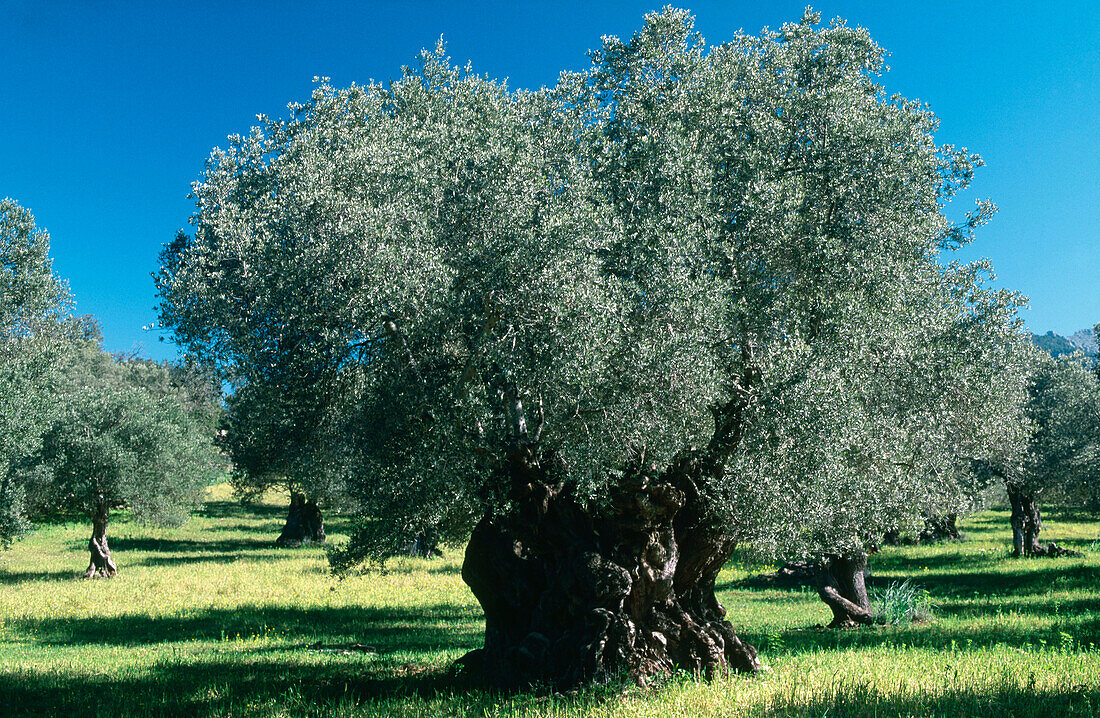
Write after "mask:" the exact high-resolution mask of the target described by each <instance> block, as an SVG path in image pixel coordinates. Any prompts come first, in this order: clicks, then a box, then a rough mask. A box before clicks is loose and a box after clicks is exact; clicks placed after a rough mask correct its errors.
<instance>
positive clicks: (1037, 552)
mask: <svg viewBox="0 0 1100 718" xmlns="http://www.w3.org/2000/svg"><path fill="white" fill-rule="evenodd" d="M1013 555H1014V556H1016V557H1017V558H1020V556H1019V555H1017V554H1013ZM1082 555H1084V554H1082V553H1081V552H1080V551H1075V550H1073V549H1071V548H1066V547H1065V546H1060V545H1058V544H1057V543H1055V542H1054V541H1051V542H1049V543H1039V542H1035V544H1034V545H1032V546H1031V547H1030V548H1029V549H1028V550H1027V552H1025V553H1024V554H1023V558H1061V557H1062V556H1082Z"/></svg>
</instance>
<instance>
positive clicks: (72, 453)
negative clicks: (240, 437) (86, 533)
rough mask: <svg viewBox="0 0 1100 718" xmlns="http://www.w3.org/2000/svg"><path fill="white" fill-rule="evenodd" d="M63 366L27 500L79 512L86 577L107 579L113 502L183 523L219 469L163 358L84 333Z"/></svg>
mask: <svg viewBox="0 0 1100 718" xmlns="http://www.w3.org/2000/svg"><path fill="white" fill-rule="evenodd" d="M65 369H66V371H65V379H66V382H67V386H66V387H65V390H64V391H63V392H60V395H59V399H58V403H59V406H58V410H57V412H56V415H55V417H54V418H53V420H52V422H51V423H50V425H49V426H48V427H47V428H46V430H45V432H44V433H43V435H42V440H41V446H40V447H39V449H38V451H37V452H36V454H35V456H34V457H32V464H31V465H32V467H33V471H34V473H33V474H32V475H33V478H34V480H33V481H32V482H30V484H31V485H30V486H29V487H28V493H29V503H30V504H31V507H32V509H33V511H35V512H36V513H39V514H46V513H64V514H70V513H76V514H80V515H83V516H86V517H87V518H88V519H89V520H90V521H91V523H92V536H91V538H90V540H89V542H88V550H89V552H90V555H91V558H90V561H89V564H88V568H87V571H86V572H85V577H87V578H92V577H105V578H109V577H111V576H114V575H115V574H116V573H117V571H118V567H117V566H116V564H115V562H114V560H113V558H112V557H111V550H110V547H109V545H108V542H107V527H108V523H109V520H110V512H111V510H113V509H117V508H121V507H128V508H130V509H131V510H132V513H133V515H134V517H135V518H136V519H138V520H139V521H142V522H146V523H155V524H167V525H175V524H180V523H183V522H184V521H185V520H186V519H187V518H188V516H189V513H190V509H191V508H192V507H193V506H194V505H196V504H197V503H198V501H199V500H200V499H201V496H202V491H203V490H204V489H205V488H206V486H208V485H209V484H210V483H212V481H213V480H214V478H215V476H216V472H217V467H218V460H217V456H216V454H215V452H214V448H213V436H212V433H211V432H210V431H209V430H206V431H204V430H203V428H202V424H201V422H200V421H199V420H198V415H197V413H196V412H195V411H194V410H192V411H189V410H188V409H189V407H188V405H187V404H186V403H185V402H183V401H181V399H180V395H179V387H178V385H175V384H173V382H172V381H171V377H170V374H169V371H168V369H167V367H165V366H163V365H159V364H156V363H154V362H147V361H140V360H137V361H134V360H131V361H119V360H117V359H116V358H113V357H111V356H109V355H107V354H106V353H105V352H103V350H102V349H101V348H100V347H99V344H98V342H97V341H87V342H84V343H82V344H81V345H80V346H79V347H77V348H76V349H75V350H74V352H73V355H72V359H71V361H70V362H69V363H68V365H67V366H66V367H65ZM190 408H192V409H193V407H190Z"/></svg>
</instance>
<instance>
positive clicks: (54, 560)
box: [0, 487, 1100, 716]
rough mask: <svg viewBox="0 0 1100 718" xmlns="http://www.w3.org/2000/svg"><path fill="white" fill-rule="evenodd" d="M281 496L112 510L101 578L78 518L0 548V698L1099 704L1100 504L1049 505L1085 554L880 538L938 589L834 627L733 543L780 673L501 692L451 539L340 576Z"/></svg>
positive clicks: (645, 707) (724, 587)
mask: <svg viewBox="0 0 1100 718" xmlns="http://www.w3.org/2000/svg"><path fill="white" fill-rule="evenodd" d="M282 501H283V499H282V498H281V497H277V496H270V497H267V498H266V499H265V500H264V501H262V502H260V503H258V504H255V505H253V506H248V507H242V506H239V505H238V504H236V503H235V502H233V501H232V499H231V497H230V496H229V494H228V492H227V490H226V489H225V488H224V487H218V488H217V490H216V491H215V492H214V493H213V494H212V495H211V496H210V500H209V502H208V503H207V504H206V507H205V509H204V510H203V511H202V512H201V513H200V514H198V515H197V516H196V517H195V518H194V519H193V520H192V521H191V522H190V523H189V524H187V525H186V526H184V527H182V528H179V529H170V530H163V529H152V528H145V527H141V526H137V525H135V524H132V523H129V522H128V521H127V520H126V517H125V516H119V517H118V518H116V519H115V520H114V521H113V523H112V526H111V534H110V536H111V545H112V549H113V551H114V553H115V561H116V562H117V563H118V565H119V569H120V574H119V576H118V577H117V578H115V579H112V580H109V581H107V580H93V581H81V580H76V576H77V575H79V573H80V572H81V571H82V569H83V568H84V567H85V565H86V561H87V558H86V551H85V544H86V543H87V538H88V534H89V527H86V526H83V525H78V524H57V525H51V526H46V527H43V528H41V529H40V530H39V531H37V532H36V533H35V534H34V535H32V536H30V537H29V538H27V539H26V540H24V541H22V542H20V543H18V544H16V545H15V546H14V547H13V549H12V550H10V551H8V552H6V553H5V554H3V555H2V556H0V715H3V716H7V715H22V714H47V715H92V714H103V715H115V714H119V715H151V714H168V715H199V716H214V715H234V716H236V715H246V716H281V715H353V714H354V715H409V716H413V715H439V716H444V715H469V716H493V715H532V716H582V715H583V716H667V715H730V716H733V715H806V716H811V715H812V716H822V715H829V716H839V715H844V716H862V715H867V716H872V715H879V716H882V715H914V716H918V715H919V716H923V715H968V716H970V715H972V716H985V715H996V716H1008V715H1019V716H1031V715H1050V716H1055V715H1057V716H1061V715H1100V552H1097V551H1095V550H1089V549H1090V547H1091V545H1092V542H1093V541H1094V540H1095V539H1096V537H1097V535H1098V533H1100V531H1098V530H1100V522H1097V521H1095V520H1081V519H1071V518H1069V517H1061V516H1057V515H1052V516H1050V517H1049V518H1048V520H1047V521H1046V525H1045V531H1044V538H1052V539H1055V540H1057V541H1058V542H1059V543H1064V544H1067V545H1069V546H1071V547H1074V548H1078V549H1081V550H1084V551H1085V555H1084V556H1083V557H1082V558H1063V559H1055V560H1050V559H1035V560H1026V561H1020V560H1011V559H1009V558H1008V555H1007V554H1008V541H1009V534H1008V530H1007V525H1008V521H1007V516H1006V515H1005V514H1004V513H998V512H990V513H986V514H982V515H980V516H978V517H976V518H974V519H972V520H971V521H969V522H967V523H965V524H964V526H963V530H964V532H966V533H967V535H968V538H969V540H968V541H965V542H962V543H948V544H941V545H938V546H931V547H926V546H910V547H899V548H889V549H886V550H885V551H884V552H883V553H882V554H879V555H876V556H873V557H872V558H871V567H872V571H873V574H874V576H873V580H872V583H873V585H880V586H881V585H885V584H887V583H890V582H893V581H898V580H903V579H909V580H910V581H911V582H912V583H914V584H916V585H917V586H919V587H921V588H923V589H927V590H928V592H929V594H930V596H931V599H932V601H933V603H934V604H935V606H936V608H935V614H934V620H933V621H930V622H924V623H915V624H906V625H900V626H880V627H875V628H873V629H863V630H857V631H831V630H825V629H823V628H821V625H822V624H824V623H826V622H827V621H828V619H829V612H828V609H826V608H825V606H824V604H822V603H821V602H820V601H819V600H818V599H817V596H816V594H815V593H814V592H813V591H812V590H808V589H793V590H778V589H767V590H759V589H748V588H744V587H743V584H742V583H741V582H742V580H743V579H744V578H746V577H748V576H750V575H751V574H752V573H754V572H757V571H762V570H765V569H774V567H766V566H758V565H739V564H734V565H731V566H729V567H727V569H726V570H725V571H723V574H722V576H721V577H720V578H719V586H720V589H721V593H722V599H723V602H724V603H725V605H726V606H727V608H728V609H729V618H730V620H731V621H733V622H734V624H735V625H736V626H738V628H739V630H740V631H741V632H742V634H743V635H744V636H745V637H746V638H747V639H748V640H750V641H751V642H753V643H754V644H756V645H757V646H759V647H760V650H761V655H762V657H763V659H764V662H765V663H767V664H768V665H769V666H770V667H771V668H772V670H771V671H770V672H768V673H764V674H762V675H760V676H755V677H733V678H730V679H725V680H718V681H715V682H712V683H705V682H697V681H696V680H694V679H693V678H692V677H691V676H687V675H684V676H679V677H676V678H674V679H673V680H671V681H669V682H668V683H667V684H666V685H664V686H662V687H661V688H660V689H659V690H657V691H640V690H637V689H621V688H618V689H614V690H611V689H605V690H600V691H592V692H588V693H584V694H581V695H577V696H555V695H541V694H519V695H507V696H505V695H494V694H488V693H484V692H480V691H471V690H468V689H465V688H463V687H462V686H460V685H459V684H457V683H455V682H454V681H452V680H451V679H449V678H448V675H447V668H448V666H449V664H450V663H451V662H452V661H453V660H454V659H456V658H458V657H459V656H461V655H462V654H463V653H465V652H466V651H468V650H470V649H472V648H475V647H477V646H479V645H480V643H481V630H482V619H481V611H480V609H479V607H478V605H477V603H476V601H475V600H474V599H473V596H472V595H471V594H470V593H469V591H468V589H467V588H466V587H465V585H464V584H463V583H462V580H461V577H460V576H459V570H460V564H461V553H460V552H458V551H451V552H448V553H447V555H446V556H445V557H444V558H443V559H437V560H433V561H425V560H420V559H404V558H403V559H397V560H394V561H392V562H391V563H390V565H389V571H388V573H386V574H385V575H381V576H380V575H376V574H375V575H361V576H352V577H349V578H347V579H344V580H337V579H335V578H333V577H331V576H330V575H329V574H328V572H327V565H326V562H325V558H324V554H323V552H322V551H320V550H319V549H316V548H307V549H290V550H288V549H277V548H275V547H274V546H273V541H274V538H275V537H276V536H277V535H278V533H279V528H280V526H281V523H282V519H283V512H284V507H283V504H282V503H281V502H282ZM328 529H329V533H330V536H336V537H338V536H339V535H340V534H341V532H342V530H344V526H343V524H342V522H341V521H340V520H339V519H338V518H337V519H333V518H331V517H330V519H329V521H328ZM353 644H360V646H369V648H370V650H349V647H350V646H352V645H353Z"/></svg>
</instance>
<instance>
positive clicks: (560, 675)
mask: <svg viewBox="0 0 1100 718" xmlns="http://www.w3.org/2000/svg"><path fill="white" fill-rule="evenodd" d="M700 467H701V464H700V463H699V462H698V461H697V460H696V459H695V457H694V455H693V454H687V455H685V456H684V457H682V458H681V459H678V460H677V461H676V462H674V464H673V466H672V467H670V468H669V469H668V470H667V471H665V472H664V473H663V474H661V475H659V476H658V475H656V471H655V470H654V469H653V468H652V467H651V468H650V470H648V471H646V470H644V469H643V467H642V461H641V460H639V461H638V462H637V465H636V466H634V467H633V468H631V469H629V470H628V471H627V472H626V473H625V476H624V478H623V479H622V480H621V481H620V483H619V484H618V486H617V487H616V488H615V489H614V490H613V491H612V494H611V496H610V501H609V503H608V504H607V505H606V507H605V508H603V509H589V508H586V507H585V506H582V504H581V503H580V502H579V501H577V500H576V498H575V497H574V496H572V495H571V494H570V492H569V490H568V489H566V488H563V486H562V484H561V483H560V482H558V481H556V480H555V476H556V475H557V473H558V472H557V468H556V464H555V462H554V460H553V458H552V457H550V456H543V457H541V459H539V458H536V456H535V454H534V452H533V451H532V450H531V449H530V448H528V447H523V448H520V449H518V450H516V451H514V452H513V453H512V455H511V456H510V457H509V459H508V461H507V462H506V466H505V468H504V469H503V472H504V473H505V474H506V479H507V480H508V481H509V482H510V483H511V486H512V507H511V509H510V510H508V511H506V512H505V513H503V514H498V515H487V516H486V517H485V518H483V519H482V520H481V522H480V523H478V525H477V526H476V528H475V529H474V532H473V535H472V536H471V538H470V543H469V545H468V546H467V548H466V556H465V560H464V562H463V565H462V578H463V580H465V581H466V583H467V584H468V585H469V586H470V588H471V589H472V590H473V593H474V595H475V596H476V597H477V599H478V601H479V602H480V603H481V606H482V608H483V609H484V611H485V646H484V648H481V649H478V650H476V651H472V652H471V653H469V654H467V655H466V656H465V657H463V658H462V659H461V661H460V663H461V664H463V665H465V666H466V667H467V668H468V669H471V670H473V671H475V672H476V673H477V674H478V675H479V676H480V677H481V678H483V679H484V680H485V681H486V682H489V683H491V684H494V685H497V686H501V687H533V686H540V685H541V686H549V687H553V688H555V689H557V690H568V689H572V688H575V687H579V686H582V685H590V684H606V683H608V682H610V681H613V680H616V679H625V680H630V681H634V682H636V683H639V684H643V685H644V684H646V683H647V682H648V680H650V679H651V678H654V677H657V676H661V675H669V674H671V673H673V672H674V671H676V670H687V671H690V672H692V673H693V674H700V675H705V676H708V677H710V676H714V675H717V674H720V673H723V672H726V671H728V670H730V669H732V670H737V671H746V672H750V671H756V670H759V668H760V664H759V662H758V661H757V658H756V651H755V649H754V648H753V647H752V646H749V645H748V644H745V643H743V642H742V641H741V640H740V639H739V638H738V637H737V635H736V634H735V633H734V629H733V626H732V625H731V624H730V623H729V622H728V621H726V620H725V610H724V609H723V608H722V606H721V604H720V603H719V602H718V599H717V597H716V596H715V579H716V578H717V576H718V572H719V571H720V570H721V568H722V566H723V565H724V564H725V563H726V561H727V560H728V559H729V557H730V555H731V553H732V551H733V546H734V540H733V538H732V537H731V536H730V535H729V532H728V530H724V528H723V527H721V526H716V525H712V524H708V523H707V521H706V517H707V514H706V511H705V507H704V506H703V503H702V499H701V497H700V495H699V492H698V490H697V489H696V486H697V481H698V479H699V476H700V470H701V468H700Z"/></svg>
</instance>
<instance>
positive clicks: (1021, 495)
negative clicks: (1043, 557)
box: [1007, 484, 1043, 557]
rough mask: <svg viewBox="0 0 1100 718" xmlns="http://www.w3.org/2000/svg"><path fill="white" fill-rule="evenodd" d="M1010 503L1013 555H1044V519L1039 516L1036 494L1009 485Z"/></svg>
mask: <svg viewBox="0 0 1100 718" xmlns="http://www.w3.org/2000/svg"><path fill="white" fill-rule="evenodd" d="M1007 488H1008V502H1009V504H1010V505H1011V506H1012V518H1011V522H1012V555H1013V556H1016V557H1020V556H1036V555H1039V554H1041V553H1042V547H1041V546H1040V544H1039V532H1040V531H1042V530H1043V519H1042V517H1041V516H1040V515H1039V503H1038V501H1036V498H1037V497H1036V492H1035V491H1031V490H1028V489H1025V488H1023V487H1020V486H1017V485H1015V484H1008V486H1007Z"/></svg>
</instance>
